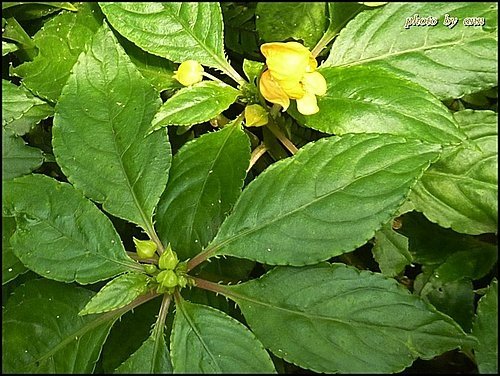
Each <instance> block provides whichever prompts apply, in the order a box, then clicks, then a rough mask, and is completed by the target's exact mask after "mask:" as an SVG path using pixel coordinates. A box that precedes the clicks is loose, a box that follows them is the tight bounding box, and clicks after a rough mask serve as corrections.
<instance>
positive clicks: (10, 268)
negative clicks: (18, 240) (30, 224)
mask: <svg viewBox="0 0 500 376" xmlns="http://www.w3.org/2000/svg"><path fill="white" fill-rule="evenodd" d="M14 231H16V220H15V218H13V217H2V285H4V284H6V283H7V282H10V281H12V280H13V279H15V278H16V277H17V276H18V275H20V274H23V273H25V272H27V271H28V269H27V268H26V267H25V266H24V265H23V263H22V262H21V261H19V259H18V258H17V257H16V255H15V254H14V252H12V246H11V245H10V237H11V236H12V234H14Z"/></svg>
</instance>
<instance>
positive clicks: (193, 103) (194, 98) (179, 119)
mask: <svg viewBox="0 0 500 376" xmlns="http://www.w3.org/2000/svg"><path fill="white" fill-rule="evenodd" d="M238 95H239V91H238V90H236V89H234V88H233V87H231V86H229V85H225V84H221V83H217V82H213V81H204V82H200V83H197V84H195V85H193V86H189V87H185V88H182V89H180V90H179V91H178V92H177V93H175V94H174V95H173V96H172V97H170V98H169V99H168V100H167V101H166V102H165V103H164V104H163V105H162V106H161V107H160V109H159V110H158V112H157V113H156V115H155V117H154V119H153V122H152V126H151V131H154V130H157V129H160V128H161V127H166V126H167V125H193V124H199V123H203V122H205V121H208V120H210V119H212V118H213V117H215V116H217V115H219V114H220V113H221V112H222V111H224V110H226V109H227V108H228V107H229V106H230V105H231V104H232V103H234V101H235V100H236V98H237V97H238Z"/></svg>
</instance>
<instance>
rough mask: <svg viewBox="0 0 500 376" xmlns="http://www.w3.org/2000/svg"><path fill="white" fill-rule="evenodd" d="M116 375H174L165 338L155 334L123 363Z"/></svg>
mask: <svg viewBox="0 0 500 376" xmlns="http://www.w3.org/2000/svg"><path fill="white" fill-rule="evenodd" d="M115 373H126V374H127V373H128V374H131V373H143V374H165V373H172V364H171V362H170V355H169V350H168V347H167V344H166V342H165V337H164V336H163V335H161V336H159V337H157V338H156V337H155V335H154V333H153V334H152V335H151V336H150V337H149V338H148V339H147V340H146V341H144V343H143V344H142V345H141V347H139V349H138V350H137V351H136V352H135V353H133V354H132V355H131V356H130V358H128V359H127V360H126V361H125V362H123V363H122V364H121V365H120V366H119V367H118V368H117V369H116V371H115Z"/></svg>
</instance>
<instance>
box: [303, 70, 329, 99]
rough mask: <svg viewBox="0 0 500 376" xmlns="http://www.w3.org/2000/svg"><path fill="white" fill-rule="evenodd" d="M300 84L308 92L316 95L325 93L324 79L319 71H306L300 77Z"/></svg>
mask: <svg viewBox="0 0 500 376" xmlns="http://www.w3.org/2000/svg"><path fill="white" fill-rule="evenodd" d="M302 84H303V85H304V89H305V90H306V91H307V92H308V93H312V94H316V95H325V94H326V81H325V78H324V77H323V76H322V74H321V73H319V72H312V73H306V74H305V75H304V78H303V79H302Z"/></svg>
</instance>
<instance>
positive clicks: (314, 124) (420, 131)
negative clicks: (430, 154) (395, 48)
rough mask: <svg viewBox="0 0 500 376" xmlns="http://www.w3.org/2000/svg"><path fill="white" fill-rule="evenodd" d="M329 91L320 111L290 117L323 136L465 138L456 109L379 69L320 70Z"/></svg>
mask: <svg viewBox="0 0 500 376" xmlns="http://www.w3.org/2000/svg"><path fill="white" fill-rule="evenodd" d="M319 71H320V72H321V74H322V75H323V76H324V77H325V80H326V82H327V92H326V94H325V95H323V96H318V97H317V99H318V107H319V109H320V110H319V112H318V113H316V114H314V115H310V116H304V115H301V114H300V113H298V112H297V110H296V109H295V105H294V106H293V107H290V109H289V113H290V114H291V115H292V116H293V117H294V118H295V119H297V121H298V122H299V123H300V124H302V125H304V126H306V127H310V128H313V129H317V130H319V131H321V132H326V133H334V134H337V135H342V134H344V133H389V134H395V135H399V136H403V137H407V138H416V139H419V140H422V141H427V142H431V143H437V144H450V143H455V144H456V143H459V142H460V141H461V140H463V139H465V135H464V134H463V132H461V131H460V129H459V128H458V126H457V123H456V122H455V120H454V119H453V116H452V115H451V113H450V111H449V110H448V109H447V108H446V107H445V106H444V105H443V104H442V103H441V102H440V101H439V100H438V99H437V98H436V97H434V96H433V95H431V94H430V93H429V92H428V91H427V90H425V89H424V88H423V87H421V86H419V85H416V84H414V83H412V82H410V81H408V80H405V79H402V78H399V77H397V76H395V75H393V74H390V73H388V72H386V71H383V70H381V69H377V68H375V67H364V66H362V67H347V68H325V69H321V70H319Z"/></svg>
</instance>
